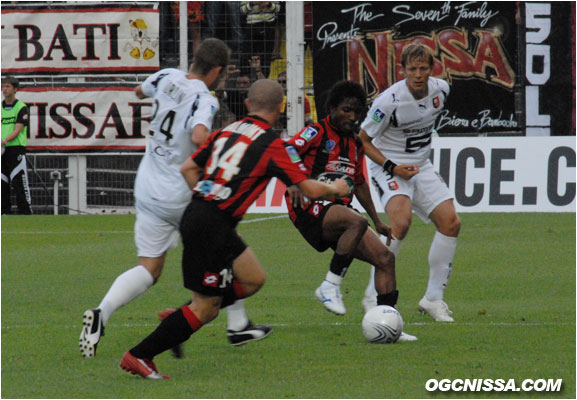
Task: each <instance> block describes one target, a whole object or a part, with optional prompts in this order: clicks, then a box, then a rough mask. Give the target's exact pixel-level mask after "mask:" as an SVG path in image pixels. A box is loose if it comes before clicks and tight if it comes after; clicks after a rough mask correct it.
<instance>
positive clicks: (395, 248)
mask: <svg viewBox="0 0 577 400" xmlns="http://www.w3.org/2000/svg"><path fill="white" fill-rule="evenodd" d="M381 242H383V244H384V245H385V246H386V245H387V237H386V236H385V235H381ZM401 243H403V241H402V240H399V239H397V238H395V237H394V236H393V237H392V238H391V245H390V246H387V248H388V249H389V251H390V252H392V253H393V254H394V255H395V261H396V260H397V258H398V255H399V251H401ZM377 294H378V293H377V289H375V267H374V266H371V277H370V278H369V284H368V285H367V288H366V289H365V297H377Z"/></svg>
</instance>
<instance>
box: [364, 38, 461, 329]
mask: <svg viewBox="0 0 577 400" xmlns="http://www.w3.org/2000/svg"><path fill="white" fill-rule="evenodd" d="M401 64H402V67H403V72H404V75H405V77H406V78H405V79H403V80H402V81H399V82H397V83H395V84H394V85H392V86H391V87H389V88H388V89H387V90H385V91H384V92H383V93H381V94H379V96H378V97H377V98H376V99H375V100H374V101H373V104H372V106H371V109H370V110H369V112H368V114H367V116H366V118H365V120H364V121H363V123H362V124H361V132H360V135H359V136H360V137H361V140H362V141H363V145H364V146H365V150H366V154H367V156H368V157H369V159H370V161H369V168H370V169H371V175H372V177H373V183H374V184H375V186H377V189H378V191H379V193H380V195H381V203H382V205H383V208H384V209H385V212H386V213H387V216H388V217H389V221H390V223H391V228H392V234H393V237H392V240H391V244H390V246H389V250H390V251H392V252H393V253H394V254H395V257H397V256H398V254H399V251H400V248H401V242H402V241H403V239H404V238H405V236H406V235H407V233H408V232H409V227H410V226H411V219H412V215H413V212H414V213H415V214H416V215H418V216H419V218H421V219H422V220H423V221H424V222H425V223H428V222H430V221H433V223H434V224H435V227H436V228H437V232H436V233H435V235H434V237H433V242H432V243H431V248H430V250H429V283H428V285H427V290H426V292H425V295H424V296H423V298H422V299H421V300H420V301H419V309H420V310H421V311H422V312H425V313H427V314H430V315H431V316H432V317H433V318H434V319H435V320H436V321H442V322H453V317H451V314H452V312H451V310H449V307H448V305H447V303H445V302H444V300H443V295H444V293H445V289H446V287H447V284H448V282H449V276H450V275H451V269H452V265H453V259H454V257H455V251H456V249H457V237H458V235H459V230H460V228H461V221H460V220H459V217H458V216H457V213H456V211H455V205H454V204H453V195H452V194H451V193H450V192H449V189H448V188H447V185H446V184H445V182H443V180H442V179H440V177H439V176H438V174H437V173H435V171H434V170H433V165H432V164H431V161H430V160H429V156H430V154H431V135H432V134H433V133H434V125H435V124H434V122H435V120H436V118H437V117H438V115H439V113H440V112H441V111H442V110H443V108H444V106H445V103H446V100H447V96H448V95H449V91H450V87H449V85H448V84H447V82H445V81H444V80H442V79H437V78H433V77H431V73H432V71H433V55H432V53H431V51H430V50H429V49H428V48H427V47H426V46H424V45H422V44H417V43H411V44H409V45H407V46H405V48H404V49H403V52H402V55H401ZM372 281H373V274H371V278H370V281H369V285H368V286H367V289H366V292H365V293H366V295H365V299H363V306H364V307H365V309H367V310H368V309H370V308H371V307H372V306H374V305H375V303H374V301H373V297H374V284H373V283H372Z"/></svg>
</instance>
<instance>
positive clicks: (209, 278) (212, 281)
mask: <svg viewBox="0 0 577 400" xmlns="http://www.w3.org/2000/svg"><path fill="white" fill-rule="evenodd" d="M202 284H203V285H204V286H210V287H217V286H218V274H215V273H214V272H205V274H204V279H203V280H202Z"/></svg>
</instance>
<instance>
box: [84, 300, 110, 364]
mask: <svg viewBox="0 0 577 400" xmlns="http://www.w3.org/2000/svg"><path fill="white" fill-rule="evenodd" d="M102 336H104V325H103V324H102V318H101V316H100V309H98V308H89V309H88V310H86V311H85V312H84V315H83V316H82V332H80V340H79V346H80V352H81V353H82V355H83V356H84V357H87V358H92V357H94V356H95V355H96V348H97V347H98V342H100V338H101V337H102Z"/></svg>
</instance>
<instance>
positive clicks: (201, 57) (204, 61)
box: [192, 38, 230, 76]
mask: <svg viewBox="0 0 577 400" xmlns="http://www.w3.org/2000/svg"><path fill="white" fill-rule="evenodd" d="M229 61H230V49H229V48H228V46H227V45H226V44H225V43H224V42H223V41H222V40H220V39H216V38H209V39H205V40H203V41H202V43H201V45H200V48H199V49H198V51H197V52H196V54H195V55H194V63H193V65H192V71H193V72H194V73H197V74H199V75H201V76H205V75H206V74H208V73H209V72H210V70H211V69H213V68H215V67H222V69H223V71H224V70H226V66H227V65H228V64H229Z"/></svg>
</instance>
